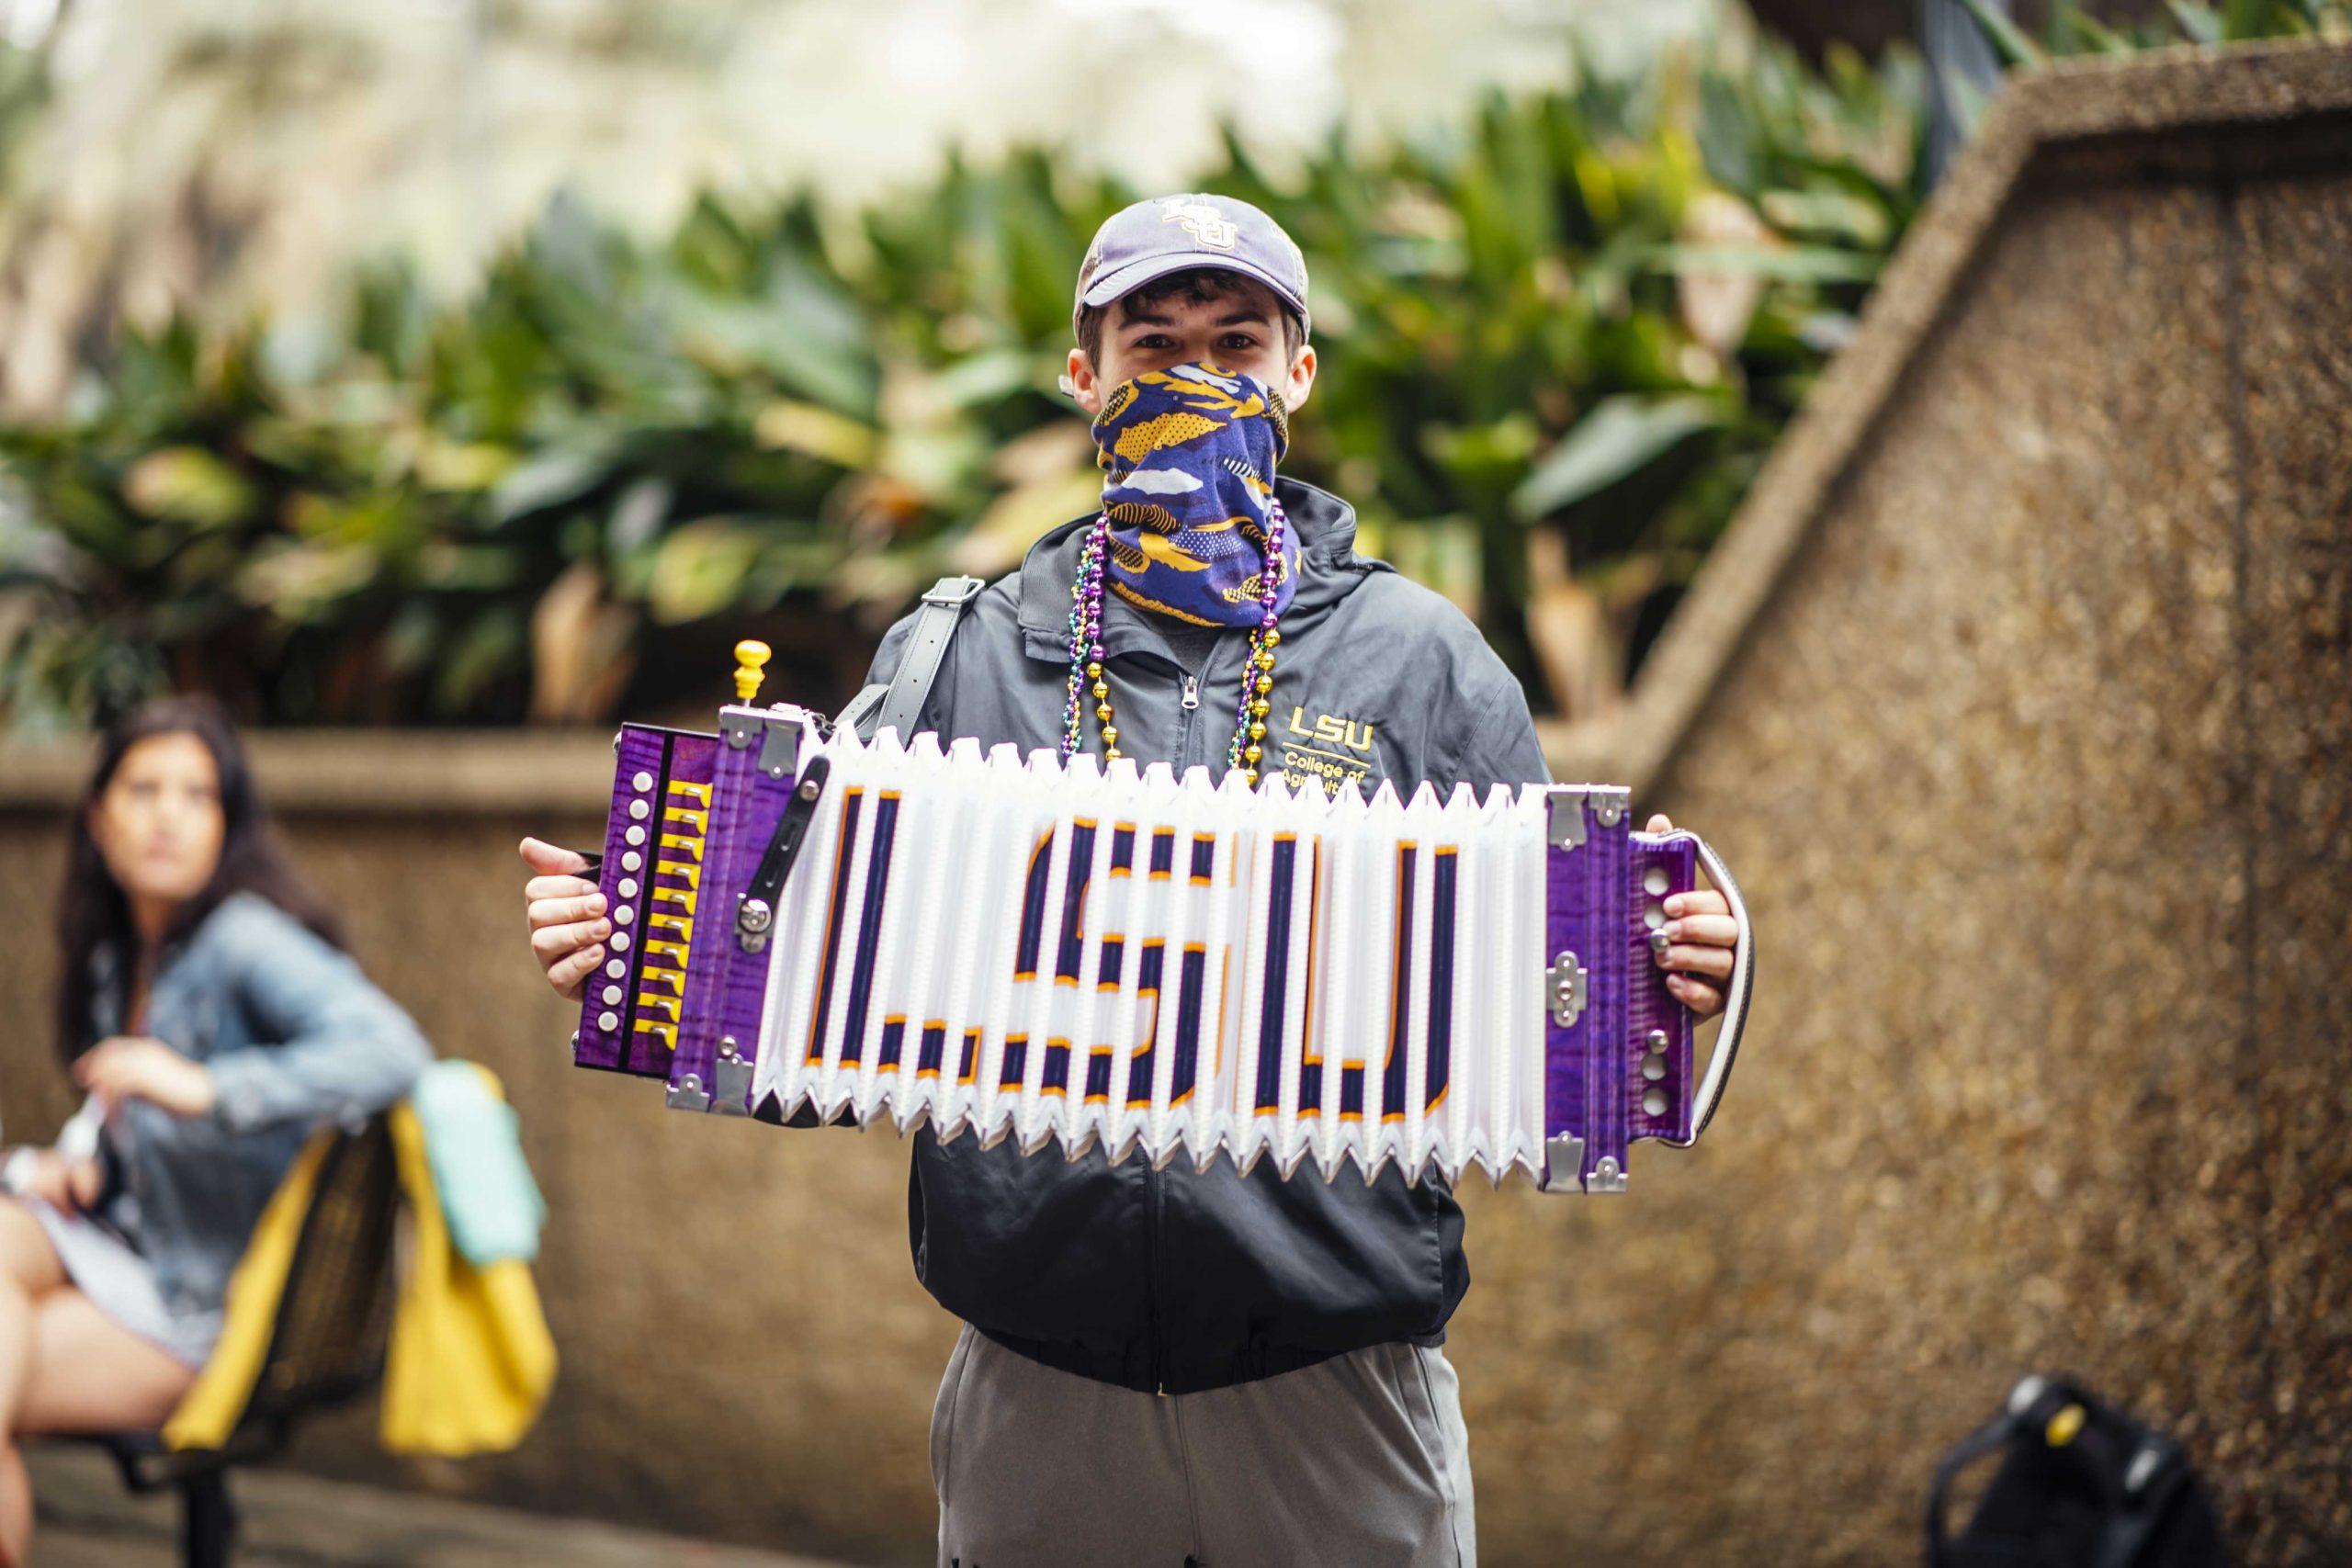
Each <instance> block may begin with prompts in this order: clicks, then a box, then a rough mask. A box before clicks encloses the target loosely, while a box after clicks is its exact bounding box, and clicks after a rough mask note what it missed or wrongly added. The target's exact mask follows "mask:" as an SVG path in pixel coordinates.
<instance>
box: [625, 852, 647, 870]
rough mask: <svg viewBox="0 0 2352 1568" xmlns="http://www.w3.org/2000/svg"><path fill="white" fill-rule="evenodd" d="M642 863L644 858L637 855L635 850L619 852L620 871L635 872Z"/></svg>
mask: <svg viewBox="0 0 2352 1568" xmlns="http://www.w3.org/2000/svg"><path fill="white" fill-rule="evenodd" d="M644 863H645V857H644V856H643V855H641V854H639V853H638V852H636V851H635V850H623V851H622V852H621V869H622V870H623V871H635V870H636V869H637V868H638V867H639V866H641V865H643V864H644Z"/></svg>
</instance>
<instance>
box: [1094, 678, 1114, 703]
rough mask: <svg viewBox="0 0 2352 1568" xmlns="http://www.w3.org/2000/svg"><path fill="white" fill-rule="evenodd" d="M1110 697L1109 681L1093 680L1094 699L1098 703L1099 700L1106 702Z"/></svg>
mask: <svg viewBox="0 0 2352 1568" xmlns="http://www.w3.org/2000/svg"><path fill="white" fill-rule="evenodd" d="M1110 698H1111V682H1108V681H1097V682H1094V700H1095V701H1096V702H1098V703H1101V702H1108V701H1110Z"/></svg>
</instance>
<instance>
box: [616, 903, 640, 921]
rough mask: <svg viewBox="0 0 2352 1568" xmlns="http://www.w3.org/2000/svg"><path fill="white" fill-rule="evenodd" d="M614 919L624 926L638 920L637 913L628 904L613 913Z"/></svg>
mask: <svg viewBox="0 0 2352 1568" xmlns="http://www.w3.org/2000/svg"><path fill="white" fill-rule="evenodd" d="M613 919H615V920H616V921H618V922H619V923H620V924H622V925H628V924H629V923H630V922H631V921H633V920H635V919H637V911H636V910H635V909H632V908H629V907H628V905H627V904H623V905H622V906H621V907H620V908H617V909H615V910H614V911H613Z"/></svg>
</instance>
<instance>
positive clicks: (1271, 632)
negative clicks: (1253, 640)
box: [1258, 626, 1283, 648]
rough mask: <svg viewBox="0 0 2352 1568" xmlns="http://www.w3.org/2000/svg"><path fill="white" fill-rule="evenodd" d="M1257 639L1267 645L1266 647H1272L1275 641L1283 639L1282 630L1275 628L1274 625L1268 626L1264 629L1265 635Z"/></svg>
mask: <svg viewBox="0 0 2352 1568" xmlns="http://www.w3.org/2000/svg"><path fill="white" fill-rule="evenodd" d="M1258 640H1259V641H1260V642H1261V643H1263V644H1264V645H1265V646H1266V647H1268V648H1272V647H1273V646H1274V645H1275V644H1276V643H1278V642H1280V641H1282V640H1283V634H1282V632H1281V631H1280V630H1279V629H1277V628H1275V627H1272V626H1269V627H1268V628H1267V629H1266V635H1265V636H1264V637H1260V638H1259V639H1258Z"/></svg>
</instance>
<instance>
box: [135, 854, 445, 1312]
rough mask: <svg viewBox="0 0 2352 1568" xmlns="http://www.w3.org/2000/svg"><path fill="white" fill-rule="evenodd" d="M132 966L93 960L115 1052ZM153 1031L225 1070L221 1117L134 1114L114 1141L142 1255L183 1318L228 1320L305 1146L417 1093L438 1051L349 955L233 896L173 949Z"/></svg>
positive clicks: (218, 1106) (161, 970)
mask: <svg viewBox="0 0 2352 1568" xmlns="http://www.w3.org/2000/svg"><path fill="white" fill-rule="evenodd" d="M121 963H122V956H121V954H120V953H117V952H115V951H114V950H113V949H111V948H108V947H102V948H101V949H100V950H99V951H98V953H96V956H95V958H94V959H93V963H92V974H91V978H92V980H93V981H94V982H95V983H96V997H97V1002H96V1010H95V1013H96V1024H97V1028H98V1032H99V1037H100V1038H101V1039H103V1038H105V1037H106V1036H107V1035H111V1034H118V1033H120V1032H122V1019H121V1013H120V997H121V987H119V985H118V984H117V976H119V973H120V969H119V966H120V964H121ZM145 1032H146V1033H147V1034H149V1035H151V1036H153V1038H155V1039H158V1040H161V1041H163V1042H164V1043H165V1044H167V1045H169V1046H171V1047H172V1048H173V1049H174V1050H175V1051H177V1052H179V1053H180V1054H181V1055H185V1056H189V1057H192V1058H194V1059H195V1060H197V1061H199V1062H202V1063H203V1064H204V1065H205V1066H207V1067H209V1068H210V1069H211V1072H212V1080H213V1083H214V1085H215V1087H216V1089H217V1090H218V1093H217V1096H216V1099H215V1102H214V1105H213V1108H212V1110H211V1111H209V1112H207V1113H206V1114H204V1115H201V1116H194V1117H189V1118H187V1119H186V1120H183V1119H181V1118H179V1117H177V1116H175V1115H173V1114H172V1113H171V1112H170V1111H164V1110H163V1109H162V1108H160V1107H158V1106H154V1105H151V1104H149V1103H148V1102H146V1101H145V1100H130V1101H129V1102H127V1103H126V1104H125V1105H124V1106H123V1107H122V1108H121V1110H120V1111H119V1112H118V1113H117V1115H116V1116H115V1117H114V1118H113V1119H112V1120H111V1122H110V1123H109V1125H108V1128H107V1135H108V1137H109V1138H110V1139H111V1141H112V1142H113V1144H114V1146H115V1149H116V1151H117V1153H118V1154H119V1156H120V1164H121V1171H122V1183H123V1188H122V1190H123V1192H124V1194H125V1195H126V1196H127V1197H128V1198H129V1199H130V1201H131V1203H132V1205H133V1206H134V1207H133V1209H132V1211H131V1212H132V1213H135V1216H136V1218H135V1221H134V1229H135V1233H136V1237H137V1241H138V1245H139V1247H140V1250H141V1252H142V1253H143V1254H144V1255H145V1256H146V1258H147V1260H148V1262H149V1263H150V1264H151V1265H152V1266H153V1269H154V1270H155V1280H156V1285H157V1287H158V1288H159V1289H160V1291H161V1292H162V1293H163V1297H164V1305H165V1306H166V1307H167V1308H168V1309H169V1310H170V1312H171V1314H172V1315H173V1316H174V1317H175V1318H177V1319H192V1318H201V1317H217V1316H218V1314H220V1307H221V1303H222V1300H223V1298H224V1297H225V1296H226V1294H227V1292H228V1286H229V1275H230V1273H231V1271H232V1270H233V1269H235V1268H236V1266H237V1260H238V1258H241V1257H242V1256H243V1253H244V1248H245V1240H246V1237H247V1236H248V1235H250V1234H251V1233H252V1231H253V1227H254V1221H255V1220H257V1219H259V1218H260V1216H261V1212H262V1209H263V1207H264V1206H265V1205H266V1204H267V1203H268V1201H269V1199H270V1195H271V1193H273V1192H274V1191H276V1190H277V1183H278V1180H279V1179H280V1178H281V1177H283V1176H284V1175H285V1173H286V1170H287V1168H288V1167H289V1166H291V1165H292V1164H293V1162H294V1156H295V1155H296V1154H297V1153H298V1152H299V1151H300V1149H301V1146H302V1144H303V1141H304V1140H305V1139H306V1138H307V1137H309V1135H310V1134H311V1131H312V1129H314V1128H316V1127H317V1126H319V1125H320V1124H321V1123H322V1122H329V1121H334V1122H343V1123H345V1124H356V1123H358V1122H363V1121H365V1120H366V1119H367V1118H368V1116H369V1115H370V1114H372V1113H373V1112H375V1111H380V1110H382V1109H384V1108H385V1107H386V1106H388V1105H390V1104H391V1103H392V1102H393V1101H394V1100H399V1099H400V1098H401V1096H403V1095H405V1094H406V1093H407V1092H408V1090H409V1086H410V1085H411V1084H412V1083H413V1082H414V1081H415V1078H416V1075H417V1073H418V1071H419V1070H420V1069H422V1068H423V1067H424V1065H425V1064H426V1063H427V1062H428V1061H430V1060H431V1059H432V1050H431V1048H430V1047H428V1046H427V1045H426V1044H425V1043H424V1036H423V1035H422V1034H420V1033H418V1032H417V1028H416V1025H415V1024H414V1023H413V1022H412V1021H410V1019H409V1016H408V1014H407V1013H405V1012H403V1011H402V1010H401V1008H400V1006H399V1004H397V1003H395V1002H394V1001H392V999H391V998H389V997H387V996H385V995H384V993H383V992H381V991H379V990H378V989H377V988H376V987H374V986H373V985H372V984H370V983H369V982H368V977H367V976H364V975H362V974H361V973H360V972H359V965H358V964H356V963H355V962H354V961H353V960H352V959H351V957H350V956H349V955H348V954H346V953H342V952H339V951H338V950H336V949H335V948H334V946H332V945H330V944H329V943H327V942H323V941H322V940H320V938H319V937H317V936H316V935H314V934H313V933H312V932H311V931H310V930H309V929H308V928H307V927H305V926H304V925H302V924H301V922H300V921H299V920H296V919H294V918H293V917H292V916H290V915H288V914H287V913H286V912H285V911H284V910H282V909H280V908H277V905H275V904H272V903H271V902H269V901H268V900H267V899H266V898H264V897H260V896H259V895H257V894H252V893H239V894H235V895H232V897H228V898H225V899H223V900H222V901H221V903H220V907H219V908H216V909H214V910H213V911H212V913H211V914H209V915H208V916H206V917H205V919H204V920H203V921H202V923H200V924H199V925H198V927H197V928H196V930H195V931H191V932H189V933H188V934H187V936H186V937H185V938H184V939H182V940H180V941H178V942H175V943H174V944H173V945H172V946H170V947H168V948H167V949H166V950H165V951H164V954H163V959H162V963H161V964H160V965H159V966H158V968H157V971H156V974H155V978H154V982H153V986H152V987H151V988H150V990H149V992H148V998H147V1019H146V1030H145Z"/></svg>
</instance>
